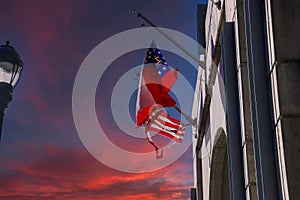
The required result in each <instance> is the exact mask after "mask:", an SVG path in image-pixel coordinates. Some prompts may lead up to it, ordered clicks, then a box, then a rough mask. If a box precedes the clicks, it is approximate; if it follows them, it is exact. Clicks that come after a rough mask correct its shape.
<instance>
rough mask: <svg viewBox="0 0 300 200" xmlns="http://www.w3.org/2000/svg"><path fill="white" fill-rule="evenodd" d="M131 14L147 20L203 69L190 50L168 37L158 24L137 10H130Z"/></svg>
mask: <svg viewBox="0 0 300 200" xmlns="http://www.w3.org/2000/svg"><path fill="white" fill-rule="evenodd" d="M132 13H133V14H136V16H137V17H140V18H142V19H143V20H144V21H145V22H147V23H148V24H149V25H150V26H152V27H153V28H154V29H155V30H157V31H158V32H159V33H160V34H162V35H163V36H164V37H165V38H167V39H168V40H169V41H170V42H172V43H173V44H174V45H175V46H176V47H178V48H179V49H180V50H181V51H183V52H184V53H185V54H186V55H188V56H189V57H190V58H192V59H193V60H194V61H195V62H196V63H198V65H199V66H201V67H202V68H203V69H205V67H203V66H202V63H201V61H200V60H199V59H198V58H197V57H195V56H194V55H193V54H192V53H191V52H190V51H188V50H187V49H186V48H184V47H183V46H182V45H181V44H179V43H178V42H177V41H176V40H174V39H173V38H171V37H169V36H168V35H167V34H166V33H164V32H163V31H162V30H161V29H159V27H158V26H156V25H155V24H154V23H152V22H151V21H150V20H149V19H147V18H146V17H145V16H144V15H142V13H140V12H139V13H137V10H136V9H134V10H132Z"/></svg>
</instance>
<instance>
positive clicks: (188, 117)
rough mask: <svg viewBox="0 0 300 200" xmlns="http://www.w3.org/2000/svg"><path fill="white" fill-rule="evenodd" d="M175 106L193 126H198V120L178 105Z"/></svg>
mask: <svg viewBox="0 0 300 200" xmlns="http://www.w3.org/2000/svg"><path fill="white" fill-rule="evenodd" d="M174 108H175V109H176V110H177V111H178V112H179V113H180V114H182V115H183V116H184V117H185V119H186V120H187V121H188V122H190V123H191V124H192V125H193V126H196V121H195V120H193V119H192V118H191V117H190V116H188V115H187V114H185V113H184V112H182V110H181V109H180V108H179V107H178V106H174Z"/></svg>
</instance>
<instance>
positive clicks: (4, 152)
mask: <svg viewBox="0 0 300 200" xmlns="http://www.w3.org/2000/svg"><path fill="white" fill-rule="evenodd" d="M197 3H203V2H201V1H200V0H189V1H184V0H165V1H159V0H151V1H149V0H145V1H139V0H131V1H128V0H102V1H92V0H86V1H84V0H64V1H59V0H51V1H50V0H25V1H20V0H10V1H6V0H0V5H1V12H0V24H1V30H0V42H1V43H5V41H6V40H9V41H10V43H11V45H12V46H14V47H15V48H16V49H17V51H18V52H19V53H20V55H21V58H22V60H23V62H24V70H23V72H22V75H21V79H20V81H19V83H18V85H17V87H16V88H15V90H14V94H13V101H12V102H11V103H10V104H9V106H8V108H7V109H6V112H5V119H4V124H3V128H2V141H1V144H0V185H1V187H0V199H4V200H10V199H14V200H19V199H20V200H21V199H22V200H27V199H63V200H65V199H72V200H77V199H78V200H79V199H84V200H93V199H111V200H114V199H124V200H127V199H133V200H134V199H149V200H150V199H162V200H164V199H180V200H182V199H189V195H190V188H191V187H193V169H192V150H191V147H189V148H188V149H187V151H186V152H185V153H184V154H183V155H182V156H180V157H179V158H178V159H176V161H174V162H173V163H171V164H170V165H168V166H166V167H164V168H161V169H158V170H154V171H151V172H145V173H128V172H124V171H121V170H116V169H114V168H112V167H110V166H107V165H106V164H104V163H102V162H100V161H99V160H98V159H96V158H95V157H94V156H93V155H92V154H91V153H90V151H89V150H88V149H87V148H86V146H85V145H84V143H83V142H82V138H81V137H80V136H79V134H78V131H77V129H76V126H75V123H74V119H73V114H72V91H73V86H74V81H75V79H76V75H77V73H78V70H79V69H80V67H81V65H82V63H83V61H84V60H85V59H86V57H87V55H89V53H90V52H91V51H92V50H93V49H94V48H95V47H96V46H97V45H98V44H100V43H101V42H103V41H105V40H106V39H107V38H110V37H111V36H113V35H115V34H118V33H121V32H123V31H126V30H131V29H134V28H139V27H141V24H142V23H144V22H143V21H142V20H141V19H139V18H136V17H135V16H134V15H133V14H132V13H131V10H132V9H138V11H140V12H142V13H143V14H144V15H145V16H146V17H148V18H149V19H151V20H152V21H153V22H155V23H156V24H157V25H158V26H160V27H164V28H168V29H172V30H176V31H179V32H181V33H184V34H186V35H188V36H189V37H191V38H193V39H196V8H197ZM124 43H125V41H124ZM120 45H122V44H120ZM158 45H159V44H158ZM110 50H111V49H110ZM145 52H146V50H145V51H137V52H129V53H128V54H126V55H123V56H121V57H120V58H118V59H117V60H116V61H115V62H113V63H112V64H111V65H110V66H109V67H108V68H107V70H105V72H104V73H103V76H102V77H101V79H100V81H99V84H98V87H97V91H96V96H95V101H96V103H95V110H96V113H97V117H98V120H99V121H100V122H99V123H100V124H101V126H103V127H105V128H104V129H105V133H106V134H107V137H108V138H109V139H110V140H111V141H112V142H113V143H115V144H117V145H118V146H120V147H122V148H125V149H127V150H129V151H132V152H151V151H152V150H153V149H151V145H149V144H148V143H147V141H146V140H145V139H140V138H138V139H136V138H130V137H128V136H124V133H123V132H122V131H121V130H120V129H119V128H118V126H117V125H116V124H115V122H114V119H113V115H112V113H111V109H110V108H111V105H110V98H111V94H112V90H113V88H114V86H115V84H116V83H117V81H118V79H120V77H121V76H122V74H124V73H127V72H129V74H132V82H135V83H136V84H137V81H136V80H135V73H136V72H135V71H133V70H132V69H133V67H135V66H137V65H141V64H142V61H143V59H144V53H145ZM165 54H166V55H167V56H168V57H169V60H168V58H167V56H166V59H167V61H168V63H169V64H174V65H175V64H181V63H182V64H184V61H181V60H180V59H179V58H176V56H174V55H172V54H171V53H168V52H165ZM173 58H174V59H173ZM99 59H101V55H100V56H99ZM177 60H178V62H177ZM99 67H100V68H101V67H102V66H99ZM179 70H181V71H182V73H183V74H185V76H186V77H188V81H189V83H190V84H191V85H192V86H193V85H194V84H195V76H196V71H195V69H192V68H191V69H190V70H189V69H188V68H184V66H179ZM173 92H174V91H173ZM135 95H136V93H135ZM186 98H189V99H191V98H192V97H186ZM134 101H135V96H134V94H133V95H132V98H131V100H130V102H131V103H129V105H128V110H129V112H130V114H131V115H132V112H133V110H134V106H132V104H133V103H132V102H134ZM189 112H190V111H188V113H189ZM120 115H121V114H120ZM86 121H89V119H86ZM122 134H123V135H122ZM187 134H190V133H187ZM124 141H125V142H124ZM162 142H163V141H162ZM99 145H100V146H101V145H102V143H101V141H99ZM171 150H172V149H171ZM171 150H170V151H171ZM153 155H154V154H153ZM110 156H114V155H113V154H111V155H110ZM164 156H165V157H168V155H164ZM153 162H156V160H155V159H154V160H153ZM137 164H138V162H137V163H136V162H134V161H132V160H129V161H128V163H126V161H124V165H137Z"/></svg>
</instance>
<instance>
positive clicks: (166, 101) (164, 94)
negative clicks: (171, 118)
mask: <svg viewBox="0 0 300 200" xmlns="http://www.w3.org/2000/svg"><path fill="white" fill-rule="evenodd" d="M154 46H155V44H154V43H152V44H151V48H149V49H148V51H147V55H146V58H145V60H144V66H143V68H142V71H141V76H140V82H139V90H138V96H137V104H136V124H137V127H139V126H141V125H142V124H143V123H144V122H145V121H146V120H147V119H148V118H149V113H150V109H151V107H152V106H153V105H155V104H158V105H161V106H162V107H173V106H175V105H176V101H175V100H174V99H173V98H172V97H171V96H170V95H169V93H168V92H169V91H170V88H171V87H172V86H173V84H174V83H175V81H176V80H177V71H178V69H177V68H175V69H173V70H171V69H170V67H169V66H168V64H167V62H166V60H165V58H164V57H163V55H162V54H161V52H160V50H159V49H157V48H155V47H154Z"/></svg>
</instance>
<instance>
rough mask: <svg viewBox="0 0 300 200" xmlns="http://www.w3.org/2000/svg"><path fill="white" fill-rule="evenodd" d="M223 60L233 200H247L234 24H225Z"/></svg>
mask: <svg viewBox="0 0 300 200" xmlns="http://www.w3.org/2000/svg"><path fill="white" fill-rule="evenodd" d="M221 46H222V58H223V66H224V85H225V91H226V118H227V120H226V121H227V131H226V132H227V141H228V157H229V159H228V160H229V169H230V171H229V172H230V173H229V176H230V193H231V199H233V200H241V199H245V190H244V183H245V180H244V173H243V154H242V142H241V134H240V133H241V127H240V123H239V122H240V120H239V119H240V115H239V109H238V107H237V105H238V104H239V103H238V98H239V96H238V82H237V66H236V55H235V48H236V46H235V37H234V23H233V22H230V23H225V24H224V27H223V33H222V45H221Z"/></svg>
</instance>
